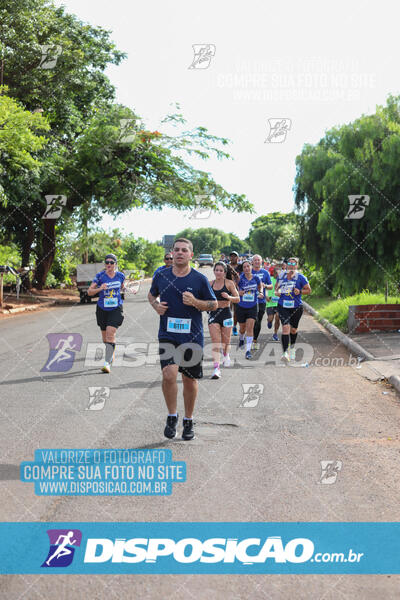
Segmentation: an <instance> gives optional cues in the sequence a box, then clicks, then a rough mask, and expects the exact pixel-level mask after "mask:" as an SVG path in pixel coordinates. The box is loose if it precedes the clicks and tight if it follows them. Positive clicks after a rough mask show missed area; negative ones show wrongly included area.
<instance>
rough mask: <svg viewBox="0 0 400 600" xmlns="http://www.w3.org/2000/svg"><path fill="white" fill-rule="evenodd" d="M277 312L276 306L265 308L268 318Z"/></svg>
mask: <svg viewBox="0 0 400 600" xmlns="http://www.w3.org/2000/svg"><path fill="white" fill-rule="evenodd" d="M277 312H278V307H277V306H267V315H268V316H269V317H270V316H271V315H274V314H275V313H277Z"/></svg>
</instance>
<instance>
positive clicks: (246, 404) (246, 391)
mask: <svg viewBox="0 0 400 600" xmlns="http://www.w3.org/2000/svg"><path fill="white" fill-rule="evenodd" d="M242 388H243V400H242V402H241V404H240V405H239V408H254V407H255V406H257V404H258V402H259V400H260V397H261V396H262V395H263V392H264V385H263V384H262V383H242Z"/></svg>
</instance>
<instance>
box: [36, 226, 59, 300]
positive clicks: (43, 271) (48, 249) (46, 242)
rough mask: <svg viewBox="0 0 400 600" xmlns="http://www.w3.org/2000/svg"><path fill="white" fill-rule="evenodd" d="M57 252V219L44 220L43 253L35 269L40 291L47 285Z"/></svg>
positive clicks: (40, 254) (41, 252) (39, 256)
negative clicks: (48, 275)
mask: <svg viewBox="0 0 400 600" xmlns="http://www.w3.org/2000/svg"><path fill="white" fill-rule="evenodd" d="M55 252H56V219H44V220H43V234H42V245H41V251H40V253H39V255H38V258H37V261H36V269H35V284H36V287H37V289H38V290H42V289H43V287H44V285H45V283H46V277H47V274H48V272H49V271H50V269H51V266H52V264H53V261H54V255H55Z"/></svg>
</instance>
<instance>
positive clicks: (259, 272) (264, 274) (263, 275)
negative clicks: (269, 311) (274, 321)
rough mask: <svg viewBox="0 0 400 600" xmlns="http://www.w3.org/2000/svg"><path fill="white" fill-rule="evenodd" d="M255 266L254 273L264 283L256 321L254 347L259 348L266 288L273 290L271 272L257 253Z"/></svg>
mask: <svg viewBox="0 0 400 600" xmlns="http://www.w3.org/2000/svg"><path fill="white" fill-rule="evenodd" d="M251 263H252V265H253V268H252V273H253V275H255V276H256V277H258V279H259V280H260V283H261V285H262V296H258V311H257V319H256V322H255V323H254V341H253V349H254V350H259V348H260V345H259V343H258V336H259V335H260V331H261V323H262V320H263V318H264V314H265V290H266V289H267V290H272V283H271V278H270V276H269V273H268V271H267V270H266V269H263V268H262V267H261V265H262V258H261V256H260V255H259V254H255V255H254V256H253V260H252V261H251Z"/></svg>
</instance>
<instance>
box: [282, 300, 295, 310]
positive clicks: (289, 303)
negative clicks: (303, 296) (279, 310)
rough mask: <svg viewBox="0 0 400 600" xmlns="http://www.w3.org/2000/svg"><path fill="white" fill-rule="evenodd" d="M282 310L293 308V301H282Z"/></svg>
mask: <svg viewBox="0 0 400 600" xmlns="http://www.w3.org/2000/svg"><path fill="white" fill-rule="evenodd" d="M283 308H294V300H284V301H283Z"/></svg>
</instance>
